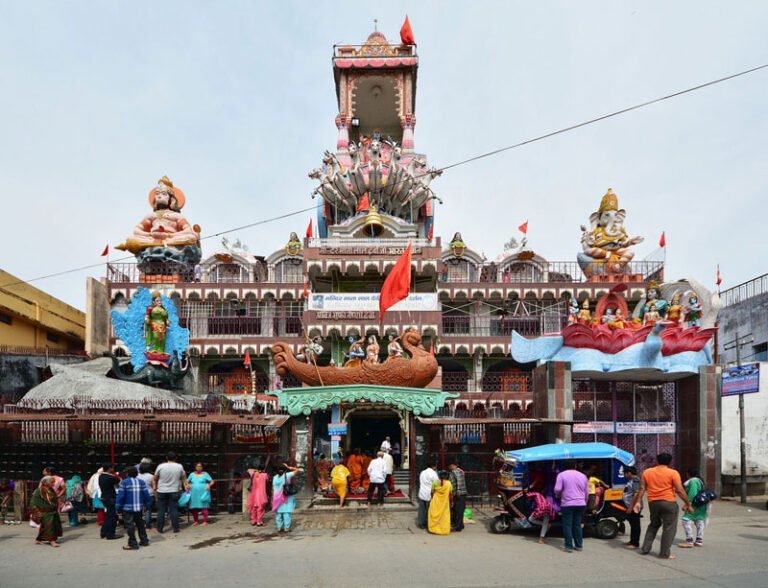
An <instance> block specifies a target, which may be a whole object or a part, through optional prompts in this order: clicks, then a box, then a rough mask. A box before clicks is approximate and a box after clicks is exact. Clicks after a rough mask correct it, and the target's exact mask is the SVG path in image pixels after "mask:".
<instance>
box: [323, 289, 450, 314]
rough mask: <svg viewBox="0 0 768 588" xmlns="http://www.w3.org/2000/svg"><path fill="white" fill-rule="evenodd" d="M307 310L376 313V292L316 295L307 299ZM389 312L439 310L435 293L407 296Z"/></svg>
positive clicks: (377, 300)
mask: <svg viewBox="0 0 768 588" xmlns="http://www.w3.org/2000/svg"><path fill="white" fill-rule="evenodd" d="M309 310H318V311H326V312H327V311H358V312H361V311H377V310H379V293H378V292H360V293H353V292H348V293H318V294H312V295H311V296H310V297H309ZM389 310H391V311H414V312H415V311H435V310H440V307H439V305H438V301H437V294H435V293H428V292H427V293H417V294H409V295H408V298H406V299H405V300H401V301H400V302H398V303H397V304H395V305H394V306H393V307H392V308H390V309H389Z"/></svg>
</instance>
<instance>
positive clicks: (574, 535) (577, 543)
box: [560, 506, 587, 549]
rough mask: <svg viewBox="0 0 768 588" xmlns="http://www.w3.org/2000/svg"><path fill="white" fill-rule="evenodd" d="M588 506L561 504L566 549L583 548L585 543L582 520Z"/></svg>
mask: <svg viewBox="0 0 768 588" xmlns="http://www.w3.org/2000/svg"><path fill="white" fill-rule="evenodd" d="M586 510H587V507H586V506H561V507H560V512H561V514H562V515H563V536H564V537H565V548H566V549H573V548H574V547H575V548H576V549H581V548H582V547H583V545H584V541H583V539H584V533H583V532H582V528H581V520H582V519H583V518H584V511H586Z"/></svg>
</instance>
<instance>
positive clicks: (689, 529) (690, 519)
mask: <svg viewBox="0 0 768 588" xmlns="http://www.w3.org/2000/svg"><path fill="white" fill-rule="evenodd" d="M683 487H684V488H685V493H686V494H687V495H688V500H690V501H693V499H694V497H695V496H696V495H697V494H698V493H699V492H701V491H702V490H704V481H703V480H702V479H701V478H700V477H699V470H697V469H696V468H688V478H687V479H686V481H685V484H683ZM708 518H709V504H702V505H701V506H695V507H694V508H693V512H688V511H685V512H684V513H683V529H684V530H685V543H680V544H679V547H685V548H689V547H704V527H706V526H707V519H708ZM694 527H695V528H696V539H695V540H694V538H693V529H694Z"/></svg>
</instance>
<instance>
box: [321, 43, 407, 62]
mask: <svg viewBox="0 0 768 588" xmlns="http://www.w3.org/2000/svg"><path fill="white" fill-rule="evenodd" d="M364 48H365V49H368V50H369V51H366V52H363V49H364ZM416 55H417V53H416V45H401V44H400V43H393V44H391V45H369V44H363V45H355V44H351V43H339V44H337V45H334V46H333V57H334V58H342V59H372V58H377V57H378V58H382V59H383V58H387V57H416Z"/></svg>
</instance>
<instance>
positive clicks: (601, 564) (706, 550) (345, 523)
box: [0, 501, 768, 588]
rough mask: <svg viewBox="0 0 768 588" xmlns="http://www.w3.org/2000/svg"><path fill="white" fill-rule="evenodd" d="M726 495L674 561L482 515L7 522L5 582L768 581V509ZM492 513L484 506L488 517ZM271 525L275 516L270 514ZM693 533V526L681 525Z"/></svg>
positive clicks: (678, 586)
mask: <svg viewBox="0 0 768 588" xmlns="http://www.w3.org/2000/svg"><path fill="white" fill-rule="evenodd" d="M764 505H765V502H764V501H763V502H762V506H760V507H758V504H757V503H756V504H755V505H752V506H751V507H749V508H748V507H746V506H741V505H739V504H735V503H729V502H718V503H717V505H716V506H715V509H714V512H713V517H712V520H711V523H710V526H709V527H708V529H707V535H706V546H705V547H703V548H701V549H695V550H683V549H678V548H675V551H674V553H675V554H676V555H677V556H678V559H677V560H675V561H662V560H659V559H658V558H657V557H653V556H641V555H639V554H637V553H635V552H630V551H627V550H625V549H623V548H622V543H621V541H620V539H617V540H615V541H601V540H599V539H588V540H587V542H586V544H585V550H584V552H582V553H574V554H565V553H563V552H562V551H560V549H559V546H560V544H561V541H562V540H561V539H560V538H558V537H552V538H550V540H549V544H548V545H545V546H541V545H538V544H536V542H535V537H533V536H531V535H525V534H520V533H510V534H507V535H492V534H491V533H489V532H488V530H487V528H486V525H485V524H484V522H483V521H481V520H478V521H477V523H476V524H474V525H471V526H469V527H468V528H467V530H466V531H465V532H463V533H460V534H452V535H450V536H448V537H436V536H431V535H428V534H426V533H425V532H423V531H420V530H418V529H416V528H415V525H414V519H413V514H412V513H407V512H401V511H399V512H398V511H388V510H385V511H381V512H379V511H371V512H364V513H358V512H344V513H341V514H330V513H327V512H326V513H320V514H312V515H309V514H298V515H297V516H296V526H295V529H294V531H293V532H292V533H290V534H281V535H278V534H277V533H275V531H274V528H273V527H271V526H267V527H264V528H259V529H257V528H255V527H251V526H250V525H248V524H247V523H245V522H241V521H240V520H239V518H238V517H235V516H227V515H224V516H223V518H220V519H219V520H217V521H216V522H215V523H213V524H211V525H209V526H208V527H206V528H201V527H194V528H190V527H186V526H185V527H184V528H182V532H181V533H179V534H178V535H173V534H172V533H166V534H164V535H162V536H160V535H153V536H151V537H150V539H151V540H152V544H151V545H150V546H149V547H147V548H142V549H141V550H140V551H137V552H123V551H122V550H121V546H122V544H123V542H122V541H109V542H108V541H103V540H100V539H99V538H98V529H97V527H96V526H95V525H88V526H85V527H81V528H77V529H72V530H70V529H68V528H65V537H64V540H63V543H62V546H61V547H60V548H59V549H53V548H51V547H48V546H36V545H34V543H33V538H34V533H35V532H34V530H32V529H30V528H29V527H28V526H14V527H11V526H4V527H2V526H0V588H17V587H27V586H35V587H37V586H57V585H58V586H60V585H63V584H64V583H67V584H74V583H76V584H78V585H81V586H108V587H115V588H119V587H123V586H130V587H135V586H142V587H148V586H193V585H195V586H204V585H210V586H248V587H249V588H253V587H254V586H264V585H266V586H270V587H271V586H319V587H323V586H328V587H331V586H333V587H334V588H337V587H341V586H356V587H361V586H365V587H368V586H409V587H410V586H439V587H441V588H448V587H452V586H457V587H458V586H462V587H475V586H590V587H608V586H611V587H615V586H617V585H619V584H620V585H622V586H630V587H632V586H648V585H651V584H654V583H659V585H661V586H664V587H665V588H666V587H674V588H683V587H686V588H687V587H693V586H706V587H711V586H720V587H722V586H728V587H738V588H750V587H761V588H762V587H765V586H768V579H767V578H768V558H766V553H768V512H766V511H765V510H764V508H765V507H764ZM481 518H482V514H480V513H478V519H481ZM269 520H270V523H271V522H272V521H271V517H270V519H269ZM681 532H682V531H681Z"/></svg>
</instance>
